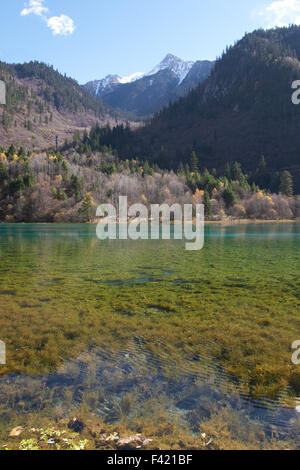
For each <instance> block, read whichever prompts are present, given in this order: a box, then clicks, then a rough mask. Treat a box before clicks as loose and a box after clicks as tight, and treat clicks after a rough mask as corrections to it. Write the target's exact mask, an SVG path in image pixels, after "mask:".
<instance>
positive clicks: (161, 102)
mask: <svg viewBox="0 0 300 470" xmlns="http://www.w3.org/2000/svg"><path fill="white" fill-rule="evenodd" d="M213 65H214V62H210V61H197V62H186V61H183V60H182V59H180V58H178V57H176V56H174V55H172V54H168V55H167V56H166V57H165V58H164V59H163V60H162V61H161V62H160V63H159V64H158V65H157V66H156V67H154V68H153V69H152V70H151V71H150V72H149V73H146V74H142V73H136V74H133V75H131V76H130V77H125V78H121V77H119V76H118V75H108V76H107V77H105V78H104V79H102V80H95V81H93V82H89V83H87V84H86V85H85V88H86V89H87V90H88V91H89V92H90V93H91V94H92V95H93V96H96V97H100V98H101V99H102V100H103V102H104V103H106V104H108V105H109V106H111V107H112V108H115V109H117V110H118V111H120V112H122V113H125V114H127V115H129V116H131V117H138V118H147V117H149V116H150V115H152V114H154V113H156V112H157V111H159V110H160V109H161V108H162V107H164V106H166V105H168V104H169V102H170V101H171V100H175V99H176V98H178V97H179V96H183V95H185V94H186V93H187V92H188V91H190V89H192V88H194V87H196V86H197V85H199V83H201V82H202V81H203V80H205V79H206V78H207V77H208V76H209V74H210V72H211V70H212V68H213Z"/></svg>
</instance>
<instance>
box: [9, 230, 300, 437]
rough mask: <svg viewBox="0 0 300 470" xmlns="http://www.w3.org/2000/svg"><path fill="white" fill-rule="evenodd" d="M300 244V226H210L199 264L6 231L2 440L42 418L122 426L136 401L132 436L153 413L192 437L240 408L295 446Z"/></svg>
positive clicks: (67, 234)
mask: <svg viewBox="0 0 300 470" xmlns="http://www.w3.org/2000/svg"><path fill="white" fill-rule="evenodd" d="M299 242H300V226H299V224H259V225H255V224H249V225H237V226H214V225H210V226H207V227H206V230H205V246H204V249H203V250H201V251H199V252H187V251H186V250H185V249H184V248H185V242H184V241H174V240H169V241H166V240H158V241H154V240H153V241H151V240H147V241H130V240H128V241H123V240H122V241H120V240H119V241H118V240H115V241H99V240H98V239H97V238H96V232H95V226H86V225H42V224H36V225H0V258H1V269H0V312H1V316H0V332H1V334H0V339H1V340H3V341H5V343H6V345H7V364H6V366H0V374H1V375H0V392H1V402H0V423H2V426H1V429H2V433H3V434H2V438H3V439H4V436H5V433H6V430H7V429H9V428H11V426H12V425H14V424H20V422H22V423H23V424H24V423H25V424H26V420H28V419H29V418H28V417H29V416H30V417H32V415H34V414H36V415H37V417H42V416H47V417H48V418H49V420H50V419H57V417H59V418H64V417H66V416H69V415H70V414H74V413H76V411H77V410H79V409H80V410H81V411H82V409H84V412H85V413H86V414H87V415H88V414H89V413H93V415H95V416H98V417H99V419H101V420H104V422H105V423H110V424H111V423H119V422H123V419H124V413H125V412H122V406H123V405H122V403H123V401H124V399H125V398H126V400H127V401H130V402H131V405H130V406H128V407H125V408H126V419H127V421H128V423H130V426H131V428H132V429H133V430H135V429H136V428H137V427H138V426H137V424H136V423H137V421H138V419H143V418H144V420H146V418H147V423H149V422H151V419H152V418H151V416H153V422H154V420H155V419H154V415H155V412H153V409H152V408H151V410H152V411H151V413H150V418H149V409H150V408H149V407H150V404H152V403H153V402H154V403H157V408H159V409H160V410H161V409H163V410H164V412H165V413H166V416H168V417H169V418H170V419H176V420H178V419H179V421H180V422H181V423H184V425H186V426H187V427H188V429H189V430H190V433H191V435H193V436H194V435H195V434H197V432H200V429H201V427H202V425H203V426H204V425H211V426H213V423H215V420H216V417H218V416H221V415H222V413H223V410H224V409H225V408H226V409H227V408H228V409H229V408H230V410H231V413H232V414H234V413H237V415H238V417H239V418H238V419H240V422H241V423H242V424H241V426H245V422H246V423H247V426H248V425H249V426H250V425H251V426H254V428H256V427H257V428H258V429H260V430H261V429H262V430H263V431H264V433H265V437H266V439H267V438H271V437H272V436H273V435H274V433H275V434H276V436H277V438H278V439H280V440H283V441H288V440H292V442H294V443H295V446H297V443H296V441H297V439H296V438H295V436H296V435H298V434H297V433H298V430H299V413H297V412H296V406H297V405H298V404H300V400H298V396H300V369H299V366H295V365H293V364H292V362H291V355H292V350H291V345H292V343H293V342H294V341H295V340H297V339H300V317H299V307H300V276H299V274H300V245H299ZM124 397H125V398H124ZM151 406H152V405H151ZM120 410H121V411H120ZM147 410H148V411H147ZM169 418H168V419H169ZM245 420H246V421H245ZM230 432H231V433H232V439H233V440H234V439H235V436H234V434H235V433H236V431H234V429H232V430H231V431H229V433H230ZM0 437H1V436H0Z"/></svg>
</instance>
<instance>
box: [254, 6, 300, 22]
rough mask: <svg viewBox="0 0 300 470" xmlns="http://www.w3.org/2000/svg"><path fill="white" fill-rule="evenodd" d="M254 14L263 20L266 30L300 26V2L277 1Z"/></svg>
mask: <svg viewBox="0 0 300 470" xmlns="http://www.w3.org/2000/svg"><path fill="white" fill-rule="evenodd" d="M256 14H257V15H259V16H261V17H263V18H264V26H265V27H267V28H273V27H275V26H280V27H282V26H288V25H289V24H297V25H300V0H277V1H275V2H272V3H270V4H269V5H267V6H266V7H265V8H264V9H263V10H259V11H256Z"/></svg>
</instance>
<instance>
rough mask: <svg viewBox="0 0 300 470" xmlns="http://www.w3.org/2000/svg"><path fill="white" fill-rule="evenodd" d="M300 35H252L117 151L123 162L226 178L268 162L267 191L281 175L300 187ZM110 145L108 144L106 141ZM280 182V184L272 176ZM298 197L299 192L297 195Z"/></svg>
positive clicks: (298, 30)
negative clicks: (299, 101)
mask: <svg viewBox="0 0 300 470" xmlns="http://www.w3.org/2000/svg"><path fill="white" fill-rule="evenodd" d="M299 60H300V27H297V26H291V27H289V28H278V29H273V30H268V31H264V30H258V31H255V32H254V33H251V34H247V35H246V36H245V37H244V38H243V39H242V40H240V41H239V42H237V43H236V44H235V45H234V46H232V47H230V48H228V49H227V50H226V51H225V52H224V54H223V55H222V57H220V58H219V59H218V60H217V62H216V65H215V68H214V69H213V71H212V73H211V76H210V77H209V78H208V79H207V80H206V81H205V82H204V83H203V84H200V86H199V87H198V88H197V89H196V90H194V91H192V92H190V93H189V95H188V96H187V97H185V98H182V99H180V100H179V101H177V102H176V103H174V104H171V105H170V106H169V107H167V108H164V109H163V110H162V111H161V112H160V113H158V114H157V115H156V116H155V117H154V119H153V120H152V121H151V122H150V123H149V124H148V125H147V126H145V127H144V128H142V129H140V130H138V131H137V132H135V133H133V134H131V135H130V136H129V135H128V132H127V131H126V132H123V133H124V134H125V138H124V139H123V140H122V139H120V138H119V136H120V134H122V131H120V130H119V131H118V139H116V132H115V131H113V132H112V134H111V143H112V145H113V146H114V147H116V148H117V149H118V151H119V154H120V155H122V156H123V157H125V158H127V157H139V158H141V159H144V160H149V161H151V162H158V163H159V165H160V166H162V167H166V168H178V166H179V164H180V162H182V163H183V164H186V163H189V161H190V156H191V153H192V151H195V152H196V154H197V157H198V159H199V165H200V168H201V169H204V168H205V167H207V168H210V169H212V168H216V169H217V171H219V170H220V171H224V169H225V166H226V163H227V162H230V161H239V162H241V163H242V164H243V166H244V167H245V168H246V169H247V171H252V172H253V171H256V169H257V168H258V167H259V165H260V162H261V160H262V157H264V172H265V180H264V186H268V185H272V182H271V180H272V178H273V177H275V178H276V172H277V171H281V172H282V171H284V170H288V171H290V172H291V173H292V175H293V177H294V178H295V179H298V178H299V176H298V170H299V169H300V119H299V117H300V106H295V105H294V104H293V103H292V100H291V97H292V93H293V90H292V83H293V81H294V80H300V61H299ZM105 139H106V143H109V138H108V136H106V137H105ZM274 175H275V176H274ZM299 190H300V188H299Z"/></svg>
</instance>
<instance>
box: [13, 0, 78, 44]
mask: <svg viewBox="0 0 300 470" xmlns="http://www.w3.org/2000/svg"><path fill="white" fill-rule="evenodd" d="M48 12H49V9H48V8H47V7H46V6H45V5H44V0H29V2H28V3H27V5H26V4H25V8H24V9H23V10H22V11H21V16H27V15H31V14H32V15H37V16H40V17H41V18H42V19H43V21H45V23H46V25H47V26H48V28H50V29H51V31H52V33H53V35H54V36H58V35H62V36H67V35H68V34H73V32H74V31H75V24H74V21H73V20H72V18H70V17H69V16H67V15H63V14H62V15H60V16H51V17H49V16H48V15H47V14H48Z"/></svg>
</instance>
